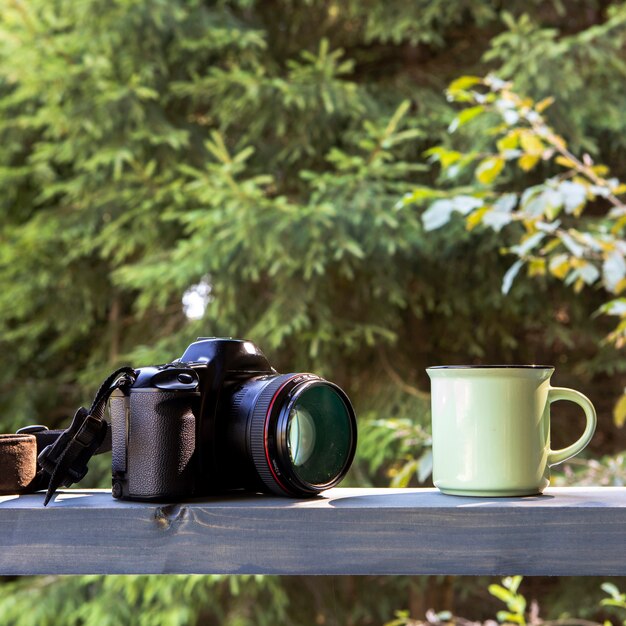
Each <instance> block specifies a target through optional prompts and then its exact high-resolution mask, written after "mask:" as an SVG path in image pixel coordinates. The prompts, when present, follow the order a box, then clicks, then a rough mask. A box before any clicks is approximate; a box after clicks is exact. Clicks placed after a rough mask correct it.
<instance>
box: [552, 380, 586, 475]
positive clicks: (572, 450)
mask: <svg viewBox="0 0 626 626" xmlns="http://www.w3.org/2000/svg"><path fill="white" fill-rule="evenodd" d="M558 400H569V401H570V402H574V403H575V404H578V405H579V406H580V407H582V409H583V411H584V412H585V417H586V418H587V424H586V426H585V432H584V433H583V434H582V436H581V437H580V439H578V441H575V442H574V443H573V444H572V445H571V446H567V448H562V449H561V450H550V451H549V453H548V466H550V467H552V466H553V465H557V464H558V463H563V461H567V459H569V458H571V457H573V456H574V455H576V454H578V453H579V452H580V451H581V450H582V449H583V448H584V447H585V446H586V445H587V444H588V443H589V442H590V441H591V438H592V437H593V433H594V432H595V430H596V422H597V419H596V410H595V409H594V408H593V404H591V400H589V398H587V396H585V395H583V394H582V393H580V391H574V389H567V388H566V387H550V389H549V390H548V402H549V403H550V404H552V403H553V402H557V401H558Z"/></svg>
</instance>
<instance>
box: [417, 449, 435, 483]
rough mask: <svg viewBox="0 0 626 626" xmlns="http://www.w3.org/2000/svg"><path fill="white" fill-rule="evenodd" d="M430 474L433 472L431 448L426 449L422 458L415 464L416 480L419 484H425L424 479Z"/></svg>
mask: <svg viewBox="0 0 626 626" xmlns="http://www.w3.org/2000/svg"><path fill="white" fill-rule="evenodd" d="M432 472H433V451H432V449H431V448H428V449H427V450H425V451H424V453H423V454H422V456H421V457H420V458H419V461H418V464H417V480H419V482H420V483H423V482H425V481H426V479H427V478H428V477H429V476H430V475H431V474H432Z"/></svg>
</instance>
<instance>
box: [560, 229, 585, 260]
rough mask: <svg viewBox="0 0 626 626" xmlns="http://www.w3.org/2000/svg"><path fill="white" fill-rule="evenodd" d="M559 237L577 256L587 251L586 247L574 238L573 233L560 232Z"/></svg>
mask: <svg viewBox="0 0 626 626" xmlns="http://www.w3.org/2000/svg"><path fill="white" fill-rule="evenodd" d="M559 237H560V239H561V241H562V242H563V245H564V246H565V247H566V248H567V249H568V250H569V251H570V252H571V253H572V254H573V255H574V256H575V257H578V258H580V257H582V256H583V254H584V253H585V249H584V248H583V246H581V245H580V244H578V243H576V242H575V241H574V239H572V237H571V235H568V234H567V233H560V234H559Z"/></svg>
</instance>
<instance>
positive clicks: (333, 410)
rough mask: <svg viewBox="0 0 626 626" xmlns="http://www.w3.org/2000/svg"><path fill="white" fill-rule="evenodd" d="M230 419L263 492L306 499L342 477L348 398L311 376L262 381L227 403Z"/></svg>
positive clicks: (349, 425)
mask: <svg viewBox="0 0 626 626" xmlns="http://www.w3.org/2000/svg"><path fill="white" fill-rule="evenodd" d="M231 406H232V412H231V418H232V419H233V423H234V424H238V425H239V427H238V428H237V432H238V433H239V435H238V436H239V437H241V434H243V433H245V437H246V439H247V442H246V443H247V445H246V446H245V447H246V450H247V451H248V454H249V456H250V457H251V460H252V463H253V465H254V469H255V470H256V474H257V475H258V477H259V478H260V479H261V481H262V483H263V485H264V487H265V490H267V491H270V492H272V493H276V494H279V495H282V496H284V495H288V496H292V497H293V496H295V497H306V496H312V495H315V494H317V493H319V492H320V491H323V490H325V489H329V488H330V487H333V486H334V485H336V484H337V483H339V481H340V480H341V479H342V478H343V477H344V476H345V475H346V473H347V471H348V469H349V468H350V465H351V463H352V460H353V459H354V453H355V450H356V437H357V431H356V418H355V415H354V410H353V408H352V405H351V404H350V400H349V399H348V396H347V395H346V394H345V393H344V392H343V391H342V390H341V389H340V388H339V387H338V386H337V385H335V384H333V383H330V382H328V381H326V380H324V379H323V378H320V377H319V376H316V375H314V374H282V375H273V376H262V377H258V378H254V379H251V380H248V381H246V382H245V383H243V384H242V386H241V387H240V388H239V389H237V391H236V392H235V393H234V395H233V396H232V399H231Z"/></svg>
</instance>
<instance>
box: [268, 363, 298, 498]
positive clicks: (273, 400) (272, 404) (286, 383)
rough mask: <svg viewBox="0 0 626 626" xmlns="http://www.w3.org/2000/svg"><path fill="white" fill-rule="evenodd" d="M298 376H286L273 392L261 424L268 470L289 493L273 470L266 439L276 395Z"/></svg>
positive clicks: (288, 490)
mask: <svg viewBox="0 0 626 626" xmlns="http://www.w3.org/2000/svg"><path fill="white" fill-rule="evenodd" d="M298 376H301V374H296V375H294V376H292V377H291V378H288V379H287V380H286V381H285V382H284V383H283V384H282V385H281V386H280V387H279V388H278V389H277V390H276V392H275V393H274V395H273V396H272V401H271V402H270V405H269V406H268V407H267V413H266V414H265V424H264V426H263V451H264V452H265V460H266V461H267V466H268V467H269V468H270V472H271V474H272V477H273V478H274V480H275V481H276V483H277V484H278V486H279V487H280V488H281V489H282V490H283V491H284V492H285V493H287V494H291V490H290V489H288V488H287V487H285V483H284V482H283V481H282V480H281V479H280V478H279V477H278V475H277V474H276V471H275V470H274V464H273V463H272V461H271V459H270V455H269V445H268V439H269V425H270V417H271V415H272V409H273V408H274V402H276V399H277V398H278V396H279V395H280V392H281V391H282V390H283V389H284V388H285V387H286V386H287V385H288V384H289V383H290V382H291V381H292V380H293V379H294V378H298Z"/></svg>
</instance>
